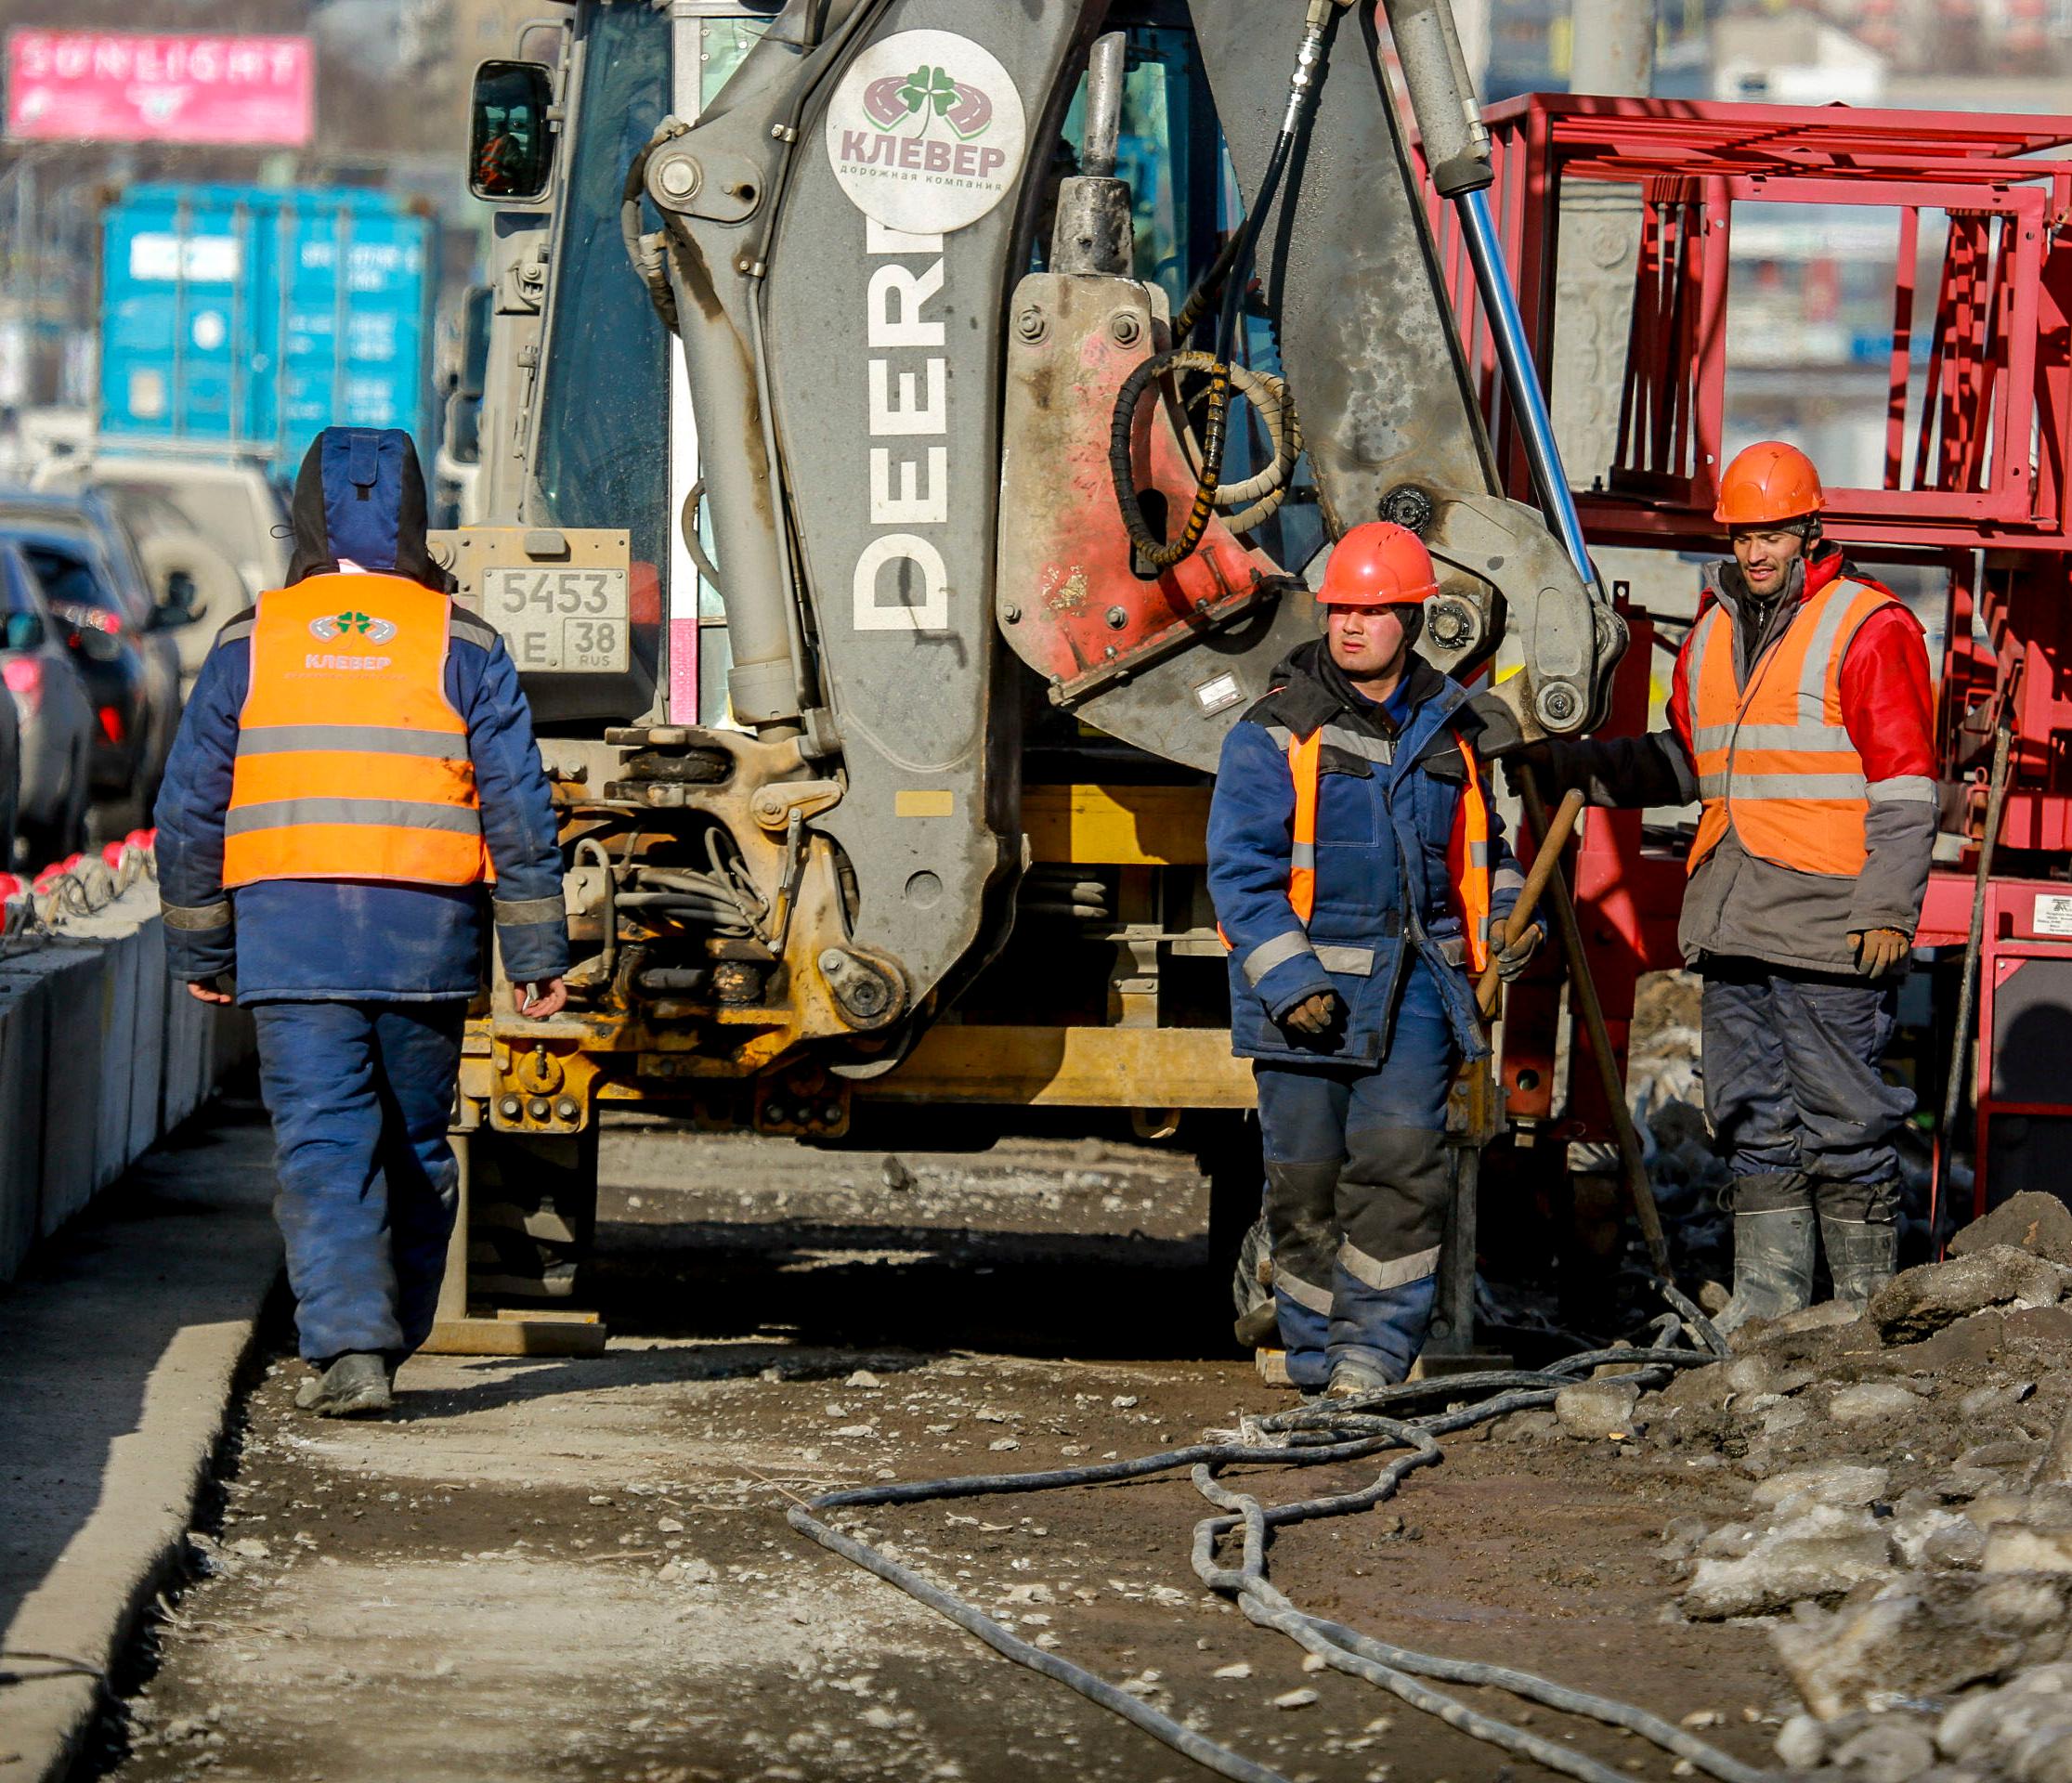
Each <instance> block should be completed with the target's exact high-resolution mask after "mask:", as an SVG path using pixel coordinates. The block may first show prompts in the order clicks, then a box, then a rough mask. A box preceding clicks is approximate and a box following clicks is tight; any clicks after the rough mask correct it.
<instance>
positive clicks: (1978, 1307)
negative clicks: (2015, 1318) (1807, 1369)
mask: <svg viewBox="0 0 2072 1783" xmlns="http://www.w3.org/2000/svg"><path fill="white" fill-rule="evenodd" d="M2067 1283H2072V1269H2067V1268H2065V1265H2063V1264H2061V1263H2053V1262H2052V1261H2051V1260H2050V1259H2049V1258H2048V1257H2042V1256H2034V1255H2032V1254H2031V1253H2030V1252H2027V1251H2024V1250H2019V1249H2017V1248H2016V1247H2015V1246H2014V1245H2013V1244H1990V1245H1987V1247H1986V1248H1985V1249H1983V1250H1975V1251H1973V1252H1971V1253H1969V1254H1968V1255H1964V1256H1953V1257H1951V1258H1950V1259H1949V1260H1948V1262H1947V1263H1923V1264H1921V1265H1919V1266H1918V1267H1917V1268H1914V1269H1902V1270H1901V1271H1900V1272H1899V1273H1898V1274H1897V1275H1896V1276H1894V1277H1893V1279H1892V1280H1891V1281H1890V1282H1886V1283H1885V1285H1884V1286H1883V1287H1882V1288H1880V1289H1879V1290H1878V1292H1877V1293H1876V1294H1874V1295H1871V1296H1870V1306H1869V1307H1868V1308H1865V1317H1867V1318H1868V1319H1869V1320H1870V1322H1871V1323H1872V1324H1873V1325H1875V1326H1876V1327H1877V1328H1878V1331H1879V1334H1881V1335H1882V1336H1883V1337H1884V1339H1885V1340H1886V1341H1887V1342H1888V1343H1895V1344H1904V1343H1910V1342H1912V1341H1914V1340H1915V1339H1917V1338H1921V1337H1928V1336H1932V1335H1933V1334H1935V1333H1936V1332H1938V1331H1940V1330H1942V1328H1943V1327H1944V1326H1945V1325H1949V1324H1954V1323H1955V1322H1956V1321H1958V1320H1960V1319H1961V1318H1963V1317H1964V1316H1965V1315H1966V1314H1968V1313H1974V1312H1979V1311H1983V1310H1984V1309H1985V1308H1988V1307H2013V1308H2030V1307H2053V1306H2055V1305H2056V1304H2057V1303H2058V1301H2059V1300H2061V1299H2062V1298H2063V1297H2064V1295H2065V1287H2066V1284H2067Z"/></svg>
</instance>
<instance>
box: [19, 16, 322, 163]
mask: <svg viewBox="0 0 2072 1783" xmlns="http://www.w3.org/2000/svg"><path fill="white" fill-rule="evenodd" d="M315 87H316V79H315V62H314V59H313V57H312V55H311V53H310V45H309V39H308V38H306V37H233V36H222V35H202V34H200V33H157V32H137V31H46V30H43V29H40V28H36V27H25V28H22V29H20V30H16V31H12V32H9V33H7V136H8V137H9V138H10V139H11V140H13V141H16V142H29V141H40V142H48V141H82V140H84V141H91V142H206V143H230V144H235V143H277V144H284V145H290V146H295V145H300V144H303V143H306V142H307V141H308V140H309V136H310V129H311V124H312V122H313V119H314V114H315V103H314V101H315Z"/></svg>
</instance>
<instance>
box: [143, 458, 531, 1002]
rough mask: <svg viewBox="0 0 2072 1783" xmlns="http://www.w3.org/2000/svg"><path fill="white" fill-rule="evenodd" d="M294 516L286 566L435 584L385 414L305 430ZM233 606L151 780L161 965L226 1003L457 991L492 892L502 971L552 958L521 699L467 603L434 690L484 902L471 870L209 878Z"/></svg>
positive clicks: (521, 978)
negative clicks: (468, 788)
mask: <svg viewBox="0 0 2072 1783" xmlns="http://www.w3.org/2000/svg"><path fill="white" fill-rule="evenodd" d="M294 531H295V555H294V562H293V566H292V569H291V574H292V575H293V577H294V579H297V580H299V579H301V578H302V577H305V576H309V575H319V574H324V573H329V572H334V571H337V570H338V569H340V568H341V567H343V566H345V563H346V561H347V560H350V562H351V564H352V565H354V566H358V567H361V568H366V569H373V570H378V571H380V572H381V573H383V574H387V575H397V576H406V577H409V578H410V579H412V580H416V581H420V582H424V583H425V584H427V585H429V586H433V587H444V586H445V579H444V577H443V576H442V575H441V574H440V573H439V572H438V571H437V569H436V568H435V566H433V565H432V564H431V562H430V559H429V557H428V556H427V555H426V551H425V543H424V479H423V475H422V473H421V471H420V470H419V468H418V464H417V458H416V453H415V450H414V449H412V448H411V446H410V437H409V436H408V435H406V434H402V433H399V432H397V430H395V429H377V428H354V427H330V428H326V429H325V430H324V432H323V433H322V434H320V435H319V436H318V438H317V441H316V443H315V444H313V445H312V446H311V448H310V449H309V454H308V456H307V458H306V460H305V461H304V463H303V468H302V475H301V477H300V478H299V480H298V481H297V484H296V487H295V503H294ZM251 620H252V615H251V614H250V613H249V612H247V613H241V614H240V615H238V617H237V618H233V619H231V620H230V621H229V622H228V624H227V625H225V626H224V628H223V630H222V631H221V632H219V633H218V634H217V638H216V642H215V646H214V647H213V648H212V649H211V650H210V652H209V654H208V657H207V659H206V660H205V661H204V662H203V663H202V672H201V674H200V676H199V677H198V678H197V680H196V681H195V683H194V691H193V693H192V694H191V695H189V698H188V702H187V710H186V711H185V713H184V714H183V715H182V717H181V719H180V729H179V735H177V737H176V739H175V740H174V744H173V752H172V755H171V757H170V759H169V760H168V761H167V762H166V764H165V778H164V780H163V783H162V784H161V786H160V787H159V795H158V806H157V811H156V813H155V821H156V823H157V825H158V886H159V898H160V902H161V903H162V904H163V906H164V911H165V943H166V955H167V963H168V965H169V966H170V967H171V969H172V971H173V974H174V976H175V977H176V978H184V979H189V980H195V981H206V980H209V979H213V978H216V977H219V976H221V975H223V974H225V973H234V974H235V976H236V979H237V991H238V1001H239V1002H241V1003H271V1002H285V1001H303V1002H307V1001H353V1002H362V1001H364V1002H388V1003H412V1002H437V1001H444V1000H448V999H450V998H455V997H470V996H474V995H475V994H476V991H477V990H478V989H479V988H480V987H481V984H482V980H483V973H484V967H485V963H486V960H487V956H488V940H489V924H488V922H487V920H486V918H487V916H488V914H489V910H490V909H492V908H493V910H494V912H495V918H496V935H497V944H498V946H499V947H500V949H501V950H502V955H503V969H504V973H505V975H506V976H507V977H508V978H510V979H511V980H512V982H513V983H521V984H523V983H535V982H537V981H539V980H541V979H547V978H554V977H556V976H558V975H559V974H561V973H563V972H565V971H567V969H568V931H567V921H566V919H565V918H564V916H563V905H562V892H561V845H560V838H559V831H558V826H557V824H556V822H555V818H554V803H553V798H552V795H551V793H550V791H549V788H548V785H547V775H546V771H545V769H544V768H543V767H541V761H540V748H539V745H538V744H537V743H536V742H535V741H534V739H533V733H532V713H531V709H530V708H529V707H528V705H527V703H526V696H525V691H524V689H523V688H521V687H520V686H519V684H518V671H517V670H516V668H515V666H514V665H513V663H512V661H511V658H510V657H509V655H508V654H506V652H505V650H504V647H503V640H502V638H501V637H499V636H498V634H497V632H496V631H495V629H494V628H493V627H492V626H490V625H489V624H487V623H486V622H484V621H483V620H481V619H479V618H476V617H475V616H474V615H473V614H469V613H464V612H455V613H454V615H453V616H452V630H451V635H450V640H449V646H448V650H447V657H446V671H445V691H446V697H447V700H448V701H449V703H450V705H451V706H452V708H453V709H454V710H455V711H456V712H458V713H459V714H460V715H461V717H462V719H463V722H465V723H466V725H467V745H468V756H469V759H470V760H471V761H473V762H474V764H475V784H476V796H477V798H478V800H480V803H481V808H482V810H481V815H482V836H483V840H484V841H485V842H486V843H487V844H488V846H489V859H490V862H491V863H492V864H493V865H494V866H495V868H496V876H497V877H496V884H495V887H494V892H495V896H494V899H493V902H492V899H491V898H490V895H489V893H490V891H491V888H490V887H489V886H487V885H465V886H445V885H405V884H397V883H395V882H393V881H382V880H372V879H260V880H257V881H255V882H254V883H253V884H250V885H246V886H241V887H240V888H239V889H238V890H237V891H236V892H226V891H225V890H224V886H223V826H224V815H225V813H226V812H227V811H228V808H229V803H230V781H231V771H232V768H233V766H234V764H235V762H236V760H237V751H238V716H239V713H240V712H241V710H242V709H243V707H244V702H245V695H246V693H247V691H248V690H249V688H250V685H251V672H252V650H251V644H250V637H251V631H252V623H251Z"/></svg>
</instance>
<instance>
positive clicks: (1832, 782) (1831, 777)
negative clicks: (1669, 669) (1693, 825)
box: [1686, 579, 1893, 877]
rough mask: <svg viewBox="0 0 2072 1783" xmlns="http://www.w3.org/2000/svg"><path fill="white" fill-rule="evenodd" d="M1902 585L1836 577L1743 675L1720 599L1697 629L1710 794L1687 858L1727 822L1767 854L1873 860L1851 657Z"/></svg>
mask: <svg viewBox="0 0 2072 1783" xmlns="http://www.w3.org/2000/svg"><path fill="white" fill-rule="evenodd" d="M1892 598H1893V597H1892V596H1891V595H1889V594H1886V593H1884V592H1882V591H1881V590H1878V589H1875V588H1867V587H1865V586H1864V584H1862V583H1861V582H1852V581H1848V580H1846V579H1836V580H1835V581H1832V582H1831V583H1829V584H1828V586H1827V587H1826V588H1824V589H1822V590H1820V591H1819V592H1818V593H1817V594H1812V595H1809V596H1807V597H1806V599H1805V601H1804V602H1802V603H1801V604H1800V607H1799V611H1798V612H1797V614H1796V615H1794V616H1793V618H1792V623H1791V624H1790V625H1789V626H1787V627H1786V628H1785V632H1784V635H1783V637H1781V638H1780V639H1779V640H1778V642H1777V643H1776V644H1772V645H1771V646H1770V648H1769V649H1768V650H1767V651H1766V652H1765V654H1764V655H1763V657H1762V658H1761V659H1760V660H1759V661H1758V662H1757V663H1756V665H1755V668H1754V670H1753V674H1752V675H1751V677H1750V681H1749V685H1748V686H1747V688H1746V689H1743V688H1740V687H1739V686H1737V685H1736V683H1735V679H1734V633H1733V621H1732V620H1731V619H1730V618H1728V617H1727V611H1726V609H1725V607H1724V606H1722V605H1720V604H1719V603H1717V602H1714V604H1713V605H1711V606H1710V607H1708V608H1707V609H1706V611H1705V613H1704V615H1703V616H1702V617H1701V618H1700V619H1699V621H1698V624H1697V626H1696V627H1695V628H1694V629H1693V631H1692V632H1691V640H1690V657H1689V661H1688V664H1687V665H1686V681H1687V683H1688V686H1689V688H1690V705H1691V710H1690V719H1691V753H1692V755H1693V757H1694V758H1695V760H1694V761H1693V764H1692V765H1693V766H1694V767H1695V768H1696V770H1697V774H1698V796H1699V798H1700V799H1701V800H1702V801H1703V808H1702V810H1701V813H1700V815H1699V822H1698V837H1697V839H1696V840H1695V841H1694V842H1693V843H1692V844H1691V851H1690V860H1689V863H1688V870H1690V871H1691V872H1696V871H1697V870H1698V866H1699V864H1700V863H1701V861H1703V860H1704V858H1705V857H1706V856H1707V855H1708V854H1710V853H1711V852H1713V850H1714V848H1716V847H1717V846H1718V845H1719V841H1720V839H1721V838H1722V837H1723V836H1725V835H1726V834H1727V831H1728V830H1729V829H1731V830H1732V831H1733V833H1734V835H1735V836H1736V837H1737V838H1738V839H1740V844H1741V846H1742V847H1743V848H1745V849H1747V850H1748V852H1750V853H1751V854H1753V855H1754V856H1756V857H1757V858H1758V859H1760V860H1766V861H1771V862H1774V863H1776V864H1777V865H1779V866H1789V867H1792V868H1794V869H1796V870H1797V871H1799V872H1802V873H1819V874H1825V875H1828V876H1831V877H1850V876H1853V875H1855V874H1857V873H1860V872H1861V871H1862V870H1863V864H1864V859H1865V851H1864V818H1865V814H1866V813H1868V812H1869V810H1870V797H1869V792H1868V788H1867V787H1866V784H1865V781H1864V775H1863V758H1862V757H1861V756H1860V755H1858V754H1857V748H1856V745H1855V744H1854V743H1852V742H1851V741H1850V739H1849V731H1848V727H1847V726H1846V725H1845V724H1844V722H1842V663H1843V658H1844V657H1846V656H1847V655H1848V651H1849V644H1850V642H1851V640H1852V639H1854V638H1855V636H1856V634H1857V631H1858V630H1859V629H1860V628H1861V626H1862V625H1863V622H1864V621H1865V620H1866V619H1868V618H1870V616H1871V615H1872V614H1873V613H1875V612H1876V611H1877V610H1878V609H1879V608H1880V607H1881V606H1883V605H1886V604H1887V603H1888V602H1890V601H1891V600H1892Z"/></svg>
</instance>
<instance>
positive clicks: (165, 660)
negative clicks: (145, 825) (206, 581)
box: [0, 489, 190, 835]
mask: <svg viewBox="0 0 2072 1783" xmlns="http://www.w3.org/2000/svg"><path fill="white" fill-rule="evenodd" d="M0 539H10V540H13V541H14V542H15V543H16V544H18V545H20V547H21V550H22V554H23V555H24V556H26V557H27V558H28V560H29V566H30V567H31V568H32V569H33V570H34V571H35V572H36V576H37V579H39V580H40V581H41V582H42V583H43V589H44V595H45V598H46V600H47V601H48V603H49V605H50V611H51V613H52V615H53V617H55V618H57V619H58V620H59V622H60V624H61V625H62V626H63V628H64V630H65V642H66V644H67V645H68V646H70V648H71V649H72V657H73V660H74V661H76V662H77V663H78V664H79V666H80V668H81V670H82V671H83V672H84V674H85V680H86V688H87V693H88V696H90V697H91V699H92V701H93V706H94V717H95V721H96V733H97V734H96V736H95V739H94V748H93V752H92V763H93V788H94V791H95V792H96V793H97V794H98V795H101V796H102V797H103V799H105V800H109V801H111V810H109V811H108V812H105V813H102V816H103V817H104V818H105V819H106V827H108V828H109V829H110V830H111V833H113V834H117V835H120V834H121V833H122V829H124V828H128V827H130V826H133V825H135V824H139V823H142V822H144V821H145V820H146V817H147V815H148V813H150V807H151V801H152V800H154V799H156V798H157V796H158V783H159V780H160V778H161V777H162V776H163V774H164V772H165V758H166V755H167V753H168V752H169V751H170V750H171V748H172V747H173V732H174V729H175V727H176V725H177V724H178V722H179V715H180V655H179V646H178V643H177V641H176V637H175V635H174V634H175V632H176V631H178V629H179V628H180V627H181V626H183V625H186V624H189V622H190V621H189V615H188V610H187V607H186V605H185V604H184V603H183V602H182V601H181V600H180V598H179V595H178V591H177V590H174V591H171V592H170V593H169V597H168V599H167V600H166V601H164V602H161V601H159V600H156V599H154V598H153V592H152V589H151V587H150V580H149V577H148V573H147V571H146V570H145V567H144V562H143V558H142V556H141V555H140V554H139V553H138V551H137V541H136V540H135V539H134V538H133V537H132V536H131V534H130V532H129V529H128V527H125V526H124V524H123V522H122V520H121V518H120V517H119V516H118V515H117V514H116V513H115V511H114V508H113V507H112V505H111V503H110V501H109V500H108V498H107V497H106V496H105V495H102V494H100V493H99V492H98V491H97V490H93V489H88V490H85V492H83V493H81V494H78V495H70V496H65V495H32V494H28V493H22V492H8V493H0ZM118 825H119V826H121V827H120V828H118V827H116V826H118Z"/></svg>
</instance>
